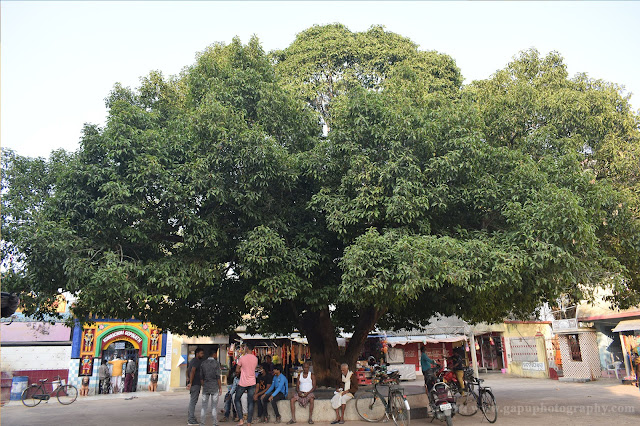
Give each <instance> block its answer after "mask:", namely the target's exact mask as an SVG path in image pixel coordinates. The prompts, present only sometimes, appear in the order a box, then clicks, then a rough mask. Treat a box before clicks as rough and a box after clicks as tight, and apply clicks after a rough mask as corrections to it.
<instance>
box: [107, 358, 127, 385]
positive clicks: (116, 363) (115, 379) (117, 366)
mask: <svg viewBox="0 0 640 426" xmlns="http://www.w3.org/2000/svg"><path fill="white" fill-rule="evenodd" d="M125 362H127V361H125V360H124V359H121V358H120V356H119V355H114V359H112V360H111V361H109V364H111V392H112V393H120V392H122V364H124V363H125Z"/></svg>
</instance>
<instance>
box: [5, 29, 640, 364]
mask: <svg viewBox="0 0 640 426" xmlns="http://www.w3.org/2000/svg"><path fill="white" fill-rule="evenodd" d="M461 82H462V77H461V74H460V71H459V70H458V68H457V67H456V65H455V62H454V61H453V60H452V59H451V58H450V57H449V56H447V55H443V54H439V53H437V52H424V51H420V50H418V48H417V46H416V45H415V44H414V43H412V42H411V41H410V40H408V39H406V38H404V37H401V36H399V35H397V34H393V33H390V32H387V31H385V30H384V29H383V28H380V27H372V28H371V29H370V30H368V31H366V32H363V33H352V32H350V31H349V30H348V29H347V28H345V27H344V26H342V25H329V26H323V27H313V28H310V29H308V30H306V31H304V32H303V33H301V34H299V35H298V37H297V39H296V40H295V41H294V43H293V44H292V45H291V46H289V47H288V48H287V49H284V50H282V51H278V52H273V53H272V54H270V55H268V54H266V53H265V52H263V50H262V48H261V47H260V44H259V42H258V41H257V39H255V38H254V39H252V40H251V41H250V42H249V43H248V44H247V45H244V46H243V45H242V44H241V43H240V42H239V41H238V40H234V41H233V42H232V43H231V44H229V45H222V44H217V45H213V46H211V47H210V48H208V49H206V50H205V51H204V52H202V53H201V54H199V56H198V58H197V60H196V62H195V64H194V65H192V66H190V67H188V68H186V69H185V70H184V71H183V72H182V74H181V75H179V76H176V77H173V78H168V79H167V78H165V77H163V76H162V74H161V73H159V72H152V73H150V74H149V76H147V77H145V78H143V79H142V81H141V86H140V87H139V88H138V89H137V90H131V89H129V88H124V87H122V86H120V85H116V86H115V87H114V90H113V91H112V93H111V94H110V96H109V97H108V98H107V105H108V107H109V117H108V121H107V124H106V126H105V127H104V128H99V127H97V126H90V125H88V126H86V128H85V129H84V133H83V137H82V145H81V148H80V149H79V150H78V151H77V152H75V153H72V154H67V153H63V152H57V153H55V154H54V155H53V156H52V157H51V158H50V159H49V160H48V161H45V160H42V159H28V158H22V157H19V156H17V155H15V154H13V153H11V152H6V151H5V152H4V154H3V178H2V183H3V193H4V194H5V195H4V197H3V201H2V202H3V205H2V207H3V208H2V214H3V216H2V220H3V238H4V242H3V262H4V265H5V268H6V271H5V273H4V276H3V285H4V286H5V287H6V288H8V289H11V290H15V291H24V292H25V293H23V294H24V295H27V294H28V297H26V298H25V297H23V300H26V308H27V311H29V312H34V311H35V310H36V309H37V308H39V309H40V311H39V312H40V313H42V314H44V313H46V311H47V306H48V305H47V301H48V300H51V298H52V297H54V295H55V294H57V293H58V292H59V291H69V292H71V293H73V294H75V295H77V301H76V304H75V306H74V308H73V309H74V314H75V315H77V316H78V317H79V318H81V319H87V318H90V317H91V315H99V316H106V317H114V318H130V317H135V318H137V319H141V320H145V321H150V322H153V323H155V324H157V325H158V326H160V327H163V328H166V329H170V330H172V331H174V332H178V333H185V334H190V335H196V334H212V333H217V332H224V331H228V330H230V329H233V328H234V327H235V326H237V325H239V324H240V323H242V322H244V323H245V324H246V325H248V326H249V329H250V330H260V331H262V332H287V331H291V330H293V329H294V328H299V329H301V330H302V331H303V332H305V333H306V334H307V336H309V338H310V341H313V343H312V345H314V347H315V348H316V349H317V350H321V349H318V348H319V346H318V342H321V341H324V342H325V343H326V344H327V345H328V343H327V342H330V340H331V338H333V343H332V344H334V345H335V334H334V331H335V329H337V328H343V329H345V330H351V331H353V332H354V336H361V335H363V333H364V336H365V337H366V333H367V332H368V331H370V330H371V329H372V328H373V327H374V326H375V324H376V323H377V324H379V325H380V326H382V327H389V328H407V327H410V326H412V325H420V324H424V323H425V322H426V321H427V320H428V319H429V317H430V316H431V315H432V314H434V313H442V314H457V315H459V316H461V317H463V318H465V319H468V320H470V321H482V320H487V321H491V320H499V319H501V318H504V317H505V316H506V315H520V316H526V315H529V314H531V313H532V312H534V311H535V309H536V308H538V307H539V306H540V305H541V304H542V303H544V302H549V301H553V300H554V299H555V298H557V297H558V296H559V295H561V294H566V293H570V294H574V295H575V296H576V297H583V296H585V295H586V293H585V294H582V293H581V291H582V290H579V289H586V290H587V293H588V289H589V288H593V287H595V286H601V285H608V286H610V287H611V288H612V289H613V290H614V294H613V295H614V299H613V301H614V302H615V303H618V304H620V305H621V306H628V305H631V304H637V303H638V294H639V290H640V276H639V271H640V264H639V263H638V262H640V260H639V259H640V232H639V231H640V223H639V220H640V219H639V216H638V214H639V212H640V209H639V204H638V194H639V193H640V191H639V190H638V188H639V186H638V185H639V179H638V177H639V176H638V173H639V171H638V158H639V155H640V148H639V147H640V139H639V130H638V116H637V115H635V114H634V113H633V112H632V111H631V110H630V107H629V103H628V99H626V98H624V97H623V96H621V95H620V90H619V88H618V87H617V86H614V85H611V84H608V83H604V82H601V81H597V80H592V79H589V78H588V77H587V76H586V75H578V76H576V77H574V78H568V76H567V73H566V68H565V66H564V64H563V62H562V59H561V58H560V56H559V55H558V54H556V53H551V54H549V55H548V56H547V57H540V55H539V54H538V53H537V52H536V51H533V50H532V51H527V52H523V53H522V54H521V55H520V56H519V57H516V58H515V59H514V61H513V62H512V63H510V64H509V65H508V66H507V67H506V68H505V69H504V70H500V71H498V72H496V74H495V75H493V76H492V77H491V78H490V79H488V80H484V81H477V82H474V83H473V84H471V85H469V86H467V87H462V86H461ZM323 127H324V128H323ZM329 313H330V314H329ZM243 314H251V315H250V316H246V317H244V319H243V317H242V315H243ZM320 329H321V330H323V333H321V334H322V335H319V334H318V335H316V334H315V333H317V332H318V331H319V330H320ZM327 329H329V330H327ZM327 336H328V337H327ZM323 339H324V340H323ZM356 340H358V339H356V338H355V337H354V341H356ZM358 344H361V343H355V344H354V345H355V346H354V349H353V350H352V352H357V351H358V347H357V345H358ZM327 347H328V346H327ZM327 350H329V349H327ZM348 352H349V350H348ZM347 355H348V354H347ZM315 356H316V355H314V359H315Z"/></svg>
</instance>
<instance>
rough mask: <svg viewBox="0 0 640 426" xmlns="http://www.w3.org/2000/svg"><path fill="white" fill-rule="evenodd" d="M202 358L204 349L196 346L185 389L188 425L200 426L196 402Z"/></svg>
mask: <svg viewBox="0 0 640 426" xmlns="http://www.w3.org/2000/svg"><path fill="white" fill-rule="evenodd" d="M203 358H204V349H202V348H200V347H198V348H196V350H195V357H194V358H193V359H192V360H191V362H190V363H189V366H188V367H187V371H189V383H188V384H187V390H188V391H189V397H190V398H189V410H188V411H187V424H188V425H190V426H200V423H198V420H197V419H196V404H197V403H198V398H199V397H200V387H201V381H200V377H201V375H202V373H201V367H202V359H203Z"/></svg>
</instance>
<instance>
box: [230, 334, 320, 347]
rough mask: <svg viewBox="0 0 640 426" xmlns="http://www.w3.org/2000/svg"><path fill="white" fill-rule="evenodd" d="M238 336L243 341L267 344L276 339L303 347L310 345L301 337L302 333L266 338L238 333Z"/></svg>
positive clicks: (259, 335)
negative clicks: (260, 341)
mask: <svg viewBox="0 0 640 426" xmlns="http://www.w3.org/2000/svg"><path fill="white" fill-rule="evenodd" d="M238 336H239V337H240V338H241V339H242V340H262V341H264V342H267V341H270V340H275V339H288V340H291V341H294V342H296V343H300V344H302V345H308V344H309V343H308V342H307V338H306V337H302V336H300V333H293V334H289V335H287V336H282V335H273V336H270V335H269V336H264V335H262V334H247V333H238Z"/></svg>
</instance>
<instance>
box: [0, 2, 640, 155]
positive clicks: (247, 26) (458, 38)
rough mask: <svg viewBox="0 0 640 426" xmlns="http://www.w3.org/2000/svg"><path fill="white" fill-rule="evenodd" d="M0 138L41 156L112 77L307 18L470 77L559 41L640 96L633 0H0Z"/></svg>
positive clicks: (638, 103) (574, 58)
mask: <svg viewBox="0 0 640 426" xmlns="http://www.w3.org/2000/svg"><path fill="white" fill-rule="evenodd" d="M0 8H1V13H2V17H1V27H0V28H1V36H2V50H1V55H2V56H1V67H2V68H1V69H2V74H1V85H2V92H1V106H2V109H1V121H2V131H1V133H2V134H1V137H2V140H1V142H2V146H4V147H8V148H12V149H15V150H16V151H17V152H18V153H19V154H22V155H29V156H47V155H48V154H49V153H50V151H51V150H53V149H57V148H65V149H68V150H75V149H77V147H78V140H79V136H80V130H81V129H82V125H83V123H85V122H90V123H97V124H102V123H103V122H104V118H105V115H106V109H105V107H104V98H105V97H106V96H107V94H108V93H109V91H110V90H111V88H112V86H113V84H114V83H115V82H121V83H122V84H124V85H126V86H132V87H135V86H137V85H138V79H139V77H140V76H143V75H146V74H147V73H148V72H149V71H150V70H155V69H158V70H161V71H162V72H163V73H164V74H165V75H170V74H176V73H178V72H179V71H180V70H181V69H182V68H183V67H184V66H187V65H190V64H191V63H193V61H194V57H195V54H196V52H198V51H201V50H203V49H204V48H205V47H206V46H207V45H209V44H211V43H214V42H226V43H228V42H230V41H231V39H232V38H233V37H234V36H236V35H237V36H239V37H240V38H241V39H242V41H243V42H247V41H248V39H249V37H250V36H251V35H252V34H256V35H257V36H258V37H259V38H260V40H261V41H262V43H263V47H264V48H265V50H267V51H268V50H272V49H277V48H284V47H286V46H288V45H289V44H290V43H291V42H292V41H293V39H294V38H295V35H296V33H298V32H300V31H302V30H304V29H305V28H308V27H310V26H311V25H313V24H326V23H332V22H341V23H343V24H345V25H347V26H348V27H349V28H350V29H351V30H352V31H363V30H366V29H367V28H368V27H370V26H371V25H385V26H386V28H387V29H388V30H390V31H394V32H397V33H399V34H401V35H404V36H406V37H409V38H410V39H412V40H413V41H414V42H416V43H418V44H419V45H420V48H421V49H424V50H437V51H439V52H443V53H447V54H449V55H451V56H452V57H453V58H454V59H455V60H456V62H457V64H458V66H459V67H460V69H461V70H462V74H463V75H464V77H465V78H466V82H469V81H471V80H474V79H482V78H487V77H489V76H490V75H491V74H492V73H493V72H495V71H496V70H498V69H500V68H503V67H504V66H505V65H506V64H507V63H508V62H509V61H510V60H511V58H512V57H513V56H514V55H516V54H517V53H518V52H519V51H521V50H524V49H528V48H530V47H535V48H537V49H538V50H540V51H541V52H542V53H543V54H546V53H547V52H549V51H551V50H557V51H559V52H560V53H561V54H562V56H563V57H564V58H565V63H566V64H567V65H568V69H569V72H570V74H571V75H573V74H575V73H577V72H587V73H588V74H589V75H590V76H591V77H594V78H602V79H604V80H607V81H612V82H615V83H618V84H623V85H625V86H626V88H627V90H628V91H629V92H633V93H635V96H633V97H632V102H633V104H634V106H635V107H636V108H638V107H640V72H639V70H640V34H639V32H638V28H640V3H638V2H420V1H413V2H397V1H396V2H369V1H357V2H340V1H334V2H306V1H301V2H275V1H259V2H248V1H246V2H245V1H243V2H204V1H203V2H172V1H165V2H85V1H80V2H49V1H47V2H31V1H28V2H27V1H25V2H23V1H6V0H5V1H2V3H1V4H0Z"/></svg>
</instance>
